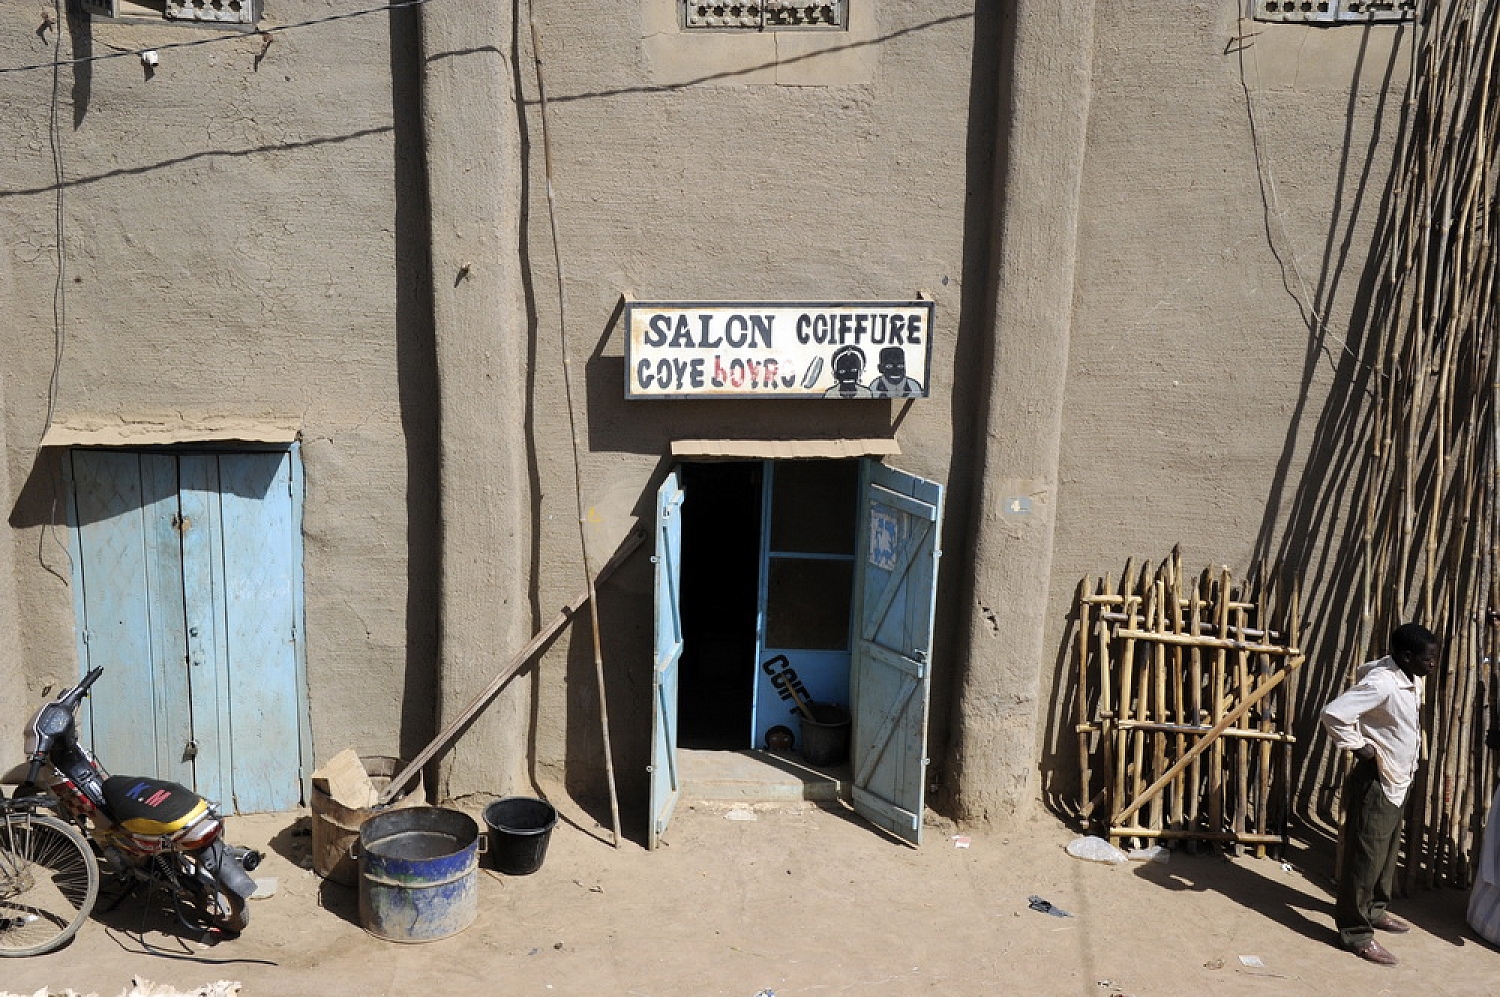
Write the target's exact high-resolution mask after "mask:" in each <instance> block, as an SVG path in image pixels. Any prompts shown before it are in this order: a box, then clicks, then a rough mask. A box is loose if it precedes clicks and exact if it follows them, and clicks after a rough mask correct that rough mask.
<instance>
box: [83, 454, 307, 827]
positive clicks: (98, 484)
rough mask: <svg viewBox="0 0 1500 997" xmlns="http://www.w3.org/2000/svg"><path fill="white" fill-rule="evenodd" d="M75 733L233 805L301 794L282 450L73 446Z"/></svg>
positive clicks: (292, 468)
mask: <svg viewBox="0 0 1500 997" xmlns="http://www.w3.org/2000/svg"><path fill="white" fill-rule="evenodd" d="M69 463H70V472H71V479H72V490H71V491H72V497H73V509H72V515H73V525H74V538H75V557H74V575H75V591H76V607H77V613H78V618H79V620H80V628H79V629H80V642H79V648H80V655H81V657H82V659H83V663H84V667H85V668H87V667H91V666H94V665H103V666H104V667H105V675H104V678H103V679H102V680H101V681H100V683H99V685H98V686H96V687H95V689H94V695H93V697H92V702H91V706H90V716H89V730H90V734H91V736H90V740H91V743H92V745H93V746H94V748H95V749H96V750H97V751H98V752H99V755H100V758H101V760H102V761H103V762H104V764H105V765H106V767H108V768H109V769H110V770H112V771H114V772H120V773H126V774H133V775H134V774H139V775H153V776H157V777H160V778H168V779H172V780H173V781H176V782H180V783H183V784H184V785H187V786H190V787H192V788H193V789H194V790H196V791H197V792H199V793H200V794H202V795H204V796H206V797H208V798H210V799H212V800H215V801H217V802H219V803H221V804H222V805H223V806H224V807H225V808H226V809H232V810H234V811H237V812H249V811H266V810H285V809H290V808H291V807H294V806H296V805H298V803H300V802H301V799H302V771H303V758H304V755H305V754H306V725H305V724H304V723H303V721H302V718H303V717H304V716H305V715H306V703H305V696H304V694H303V689H304V687H305V683H304V682H303V680H302V672H303V668H302V654H301V644H300V637H299V633H300V626H299V623H300V618H301V611H302V610H301V591H302V584H301V531H300V526H299V524H300V521H301V515H300V505H299V502H300V488H299V481H298V478H297V471H298V469H297V463H296V460H295V458H294V454H293V453H292V452H289V451H285V450H281V451H271V452H245V453H206V452H191V451H175V452H174V451H152V452H121V451H107V450H76V451H74V452H73V454H72V457H71V460H70V462H69Z"/></svg>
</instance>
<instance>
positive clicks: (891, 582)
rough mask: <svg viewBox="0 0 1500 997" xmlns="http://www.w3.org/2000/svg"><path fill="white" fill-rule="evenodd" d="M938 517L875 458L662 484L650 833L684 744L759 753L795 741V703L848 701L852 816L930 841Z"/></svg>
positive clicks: (674, 475) (679, 475)
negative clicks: (784, 739) (785, 737)
mask: <svg viewBox="0 0 1500 997" xmlns="http://www.w3.org/2000/svg"><path fill="white" fill-rule="evenodd" d="M941 517H942V490H941V488H940V487H939V486H938V485H936V484H933V483H931V482H927V481H923V480H922V479H920V478H917V477H915V476H913V475H910V474H906V473H905V472H902V471H899V470H897V469H895V468H891V467H887V466H885V465H883V464H879V463H876V462H874V461H871V460H860V461H757V462H742V463H730V464H717V465H682V466H679V467H678V468H675V469H674V470H673V471H672V472H671V473H670V474H669V475H668V476H667V479H666V481H665V482H664V483H663V485H662V486H661V489H660V491H659V493H658V499H657V524H656V556H655V560H656V613H655V615H656V662H655V681H654V683H653V698H654V702H653V713H654V717H655V721H654V730H653V749H652V756H653V757H652V767H651V775H652V779H651V795H652V799H651V810H650V813H651V821H650V827H649V829H648V843H650V844H652V845H654V844H655V842H656V840H657V838H658V836H659V835H660V834H661V833H663V832H664V831H665V829H666V826H667V823H668V822H669V821H670V819H671V814H672V809H673V807H674V806H675V805H676V801H677V798H678V795H679V794H680V791H681V787H680V785H679V781H678V778H677V758H676V752H677V749H678V748H679V747H703V748H728V749H735V748H760V747H762V746H764V744H765V739H766V734H767V732H768V731H769V730H770V729H771V728H773V727H778V726H784V727H787V728H790V730H791V732H792V734H793V737H794V739H795V741H796V743H797V744H800V743H801V740H802V738H801V731H800V727H801V724H800V715H799V714H798V713H797V712H796V710H795V709H794V707H795V700H796V696H800V697H802V698H803V699H811V700H814V701H816V702H820V703H834V704H837V705H840V706H847V707H848V709H849V710H850V713H851V715H852V717H853V725H852V726H853V729H852V735H851V744H850V763H851V767H852V795H853V801H854V805H855V807H856V809H858V810H859V811H860V812H861V813H862V814H864V815H865V816H866V817H867V818H869V819H870V820H871V821H872V822H874V823H876V824H879V825H880V826H882V827H884V828H886V829H887V830H890V831H892V832H893V833H895V834H897V835H898V836H901V837H904V838H907V839H909V840H911V841H913V842H916V841H919V840H920V837H921V826H922V821H921V818H922V810H923V795H924V787H925V782H926V763H927V759H926V736H927V708H928V698H929V696H928V692H929V688H930V684H931V673H930V664H929V658H930V651H931V645H932V631H933V616H934V610H935V605H936V600H935V592H936V578H937V563H938V558H939V556H940V552H939V550H938V532H939V525H940V522H941ZM794 691H795V693H796V696H794V695H793V692H794Z"/></svg>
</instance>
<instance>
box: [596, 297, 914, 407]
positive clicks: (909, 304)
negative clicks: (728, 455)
mask: <svg viewBox="0 0 1500 997" xmlns="http://www.w3.org/2000/svg"><path fill="white" fill-rule="evenodd" d="M933 311H934V304H933V302H931V301H867V302H806V303H803V302H789V301H777V302H732V303H718V302H715V303H705V304H682V303H671V304H662V303H653V302H643V301H631V302H627V303H626V305H625V327H626V330H627V332H628V336H627V339H626V345H625V397H626V398H926V397H927V395H928V390H929V387H930V381H929V377H930V371H931V365H932V319H933Z"/></svg>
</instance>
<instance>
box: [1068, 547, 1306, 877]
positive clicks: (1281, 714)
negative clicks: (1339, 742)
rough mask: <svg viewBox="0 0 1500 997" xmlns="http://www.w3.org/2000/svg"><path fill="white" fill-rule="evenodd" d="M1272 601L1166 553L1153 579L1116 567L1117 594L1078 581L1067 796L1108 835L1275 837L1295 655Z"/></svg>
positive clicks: (1288, 621)
mask: <svg viewBox="0 0 1500 997" xmlns="http://www.w3.org/2000/svg"><path fill="white" fill-rule="evenodd" d="M1257 577H1259V575H1257ZM1282 596H1283V593H1282V592H1279V591H1272V590H1269V589H1268V588H1267V587H1266V586H1263V585H1258V584H1257V585H1254V586H1251V585H1244V586H1239V587H1236V586H1235V585H1234V583H1233V579H1232V578H1231V576H1230V573H1229V569H1228V568H1222V569H1219V570H1218V571H1217V572H1215V571H1212V570H1209V571H1204V572H1203V573H1202V574H1201V575H1199V576H1198V577H1197V578H1194V579H1189V578H1186V577H1185V576H1184V575H1183V571H1182V558H1181V554H1180V552H1179V551H1173V553H1172V556H1171V558H1169V559H1168V560H1166V561H1164V562H1163V563H1162V564H1161V565H1160V566H1159V567H1158V568H1157V569H1156V570H1155V571H1154V572H1153V571H1151V570H1150V569H1149V568H1148V567H1145V566H1143V567H1142V569H1141V571H1140V573H1139V574H1136V572H1135V570H1134V566H1133V564H1132V563H1128V564H1127V565H1126V567H1125V571H1124V574H1123V575H1122V576H1121V579H1120V585H1119V591H1118V592H1116V591H1115V587H1114V581H1113V579H1111V578H1107V577H1106V578H1100V579H1095V580H1093V581H1090V580H1089V579H1084V580H1083V581H1082V582H1081V583H1080V584H1079V589H1078V606H1077V619H1078V630H1077V644H1076V652H1077V653H1076V661H1077V681H1078V690H1077V693H1078V695H1077V702H1078V720H1077V724H1076V729H1077V732H1078V739H1079V741H1078V749H1079V750H1078V757H1079V764H1080V779H1079V786H1080V787H1081V793H1080V796H1081V798H1082V800H1085V801H1088V802H1086V803H1084V804H1083V807H1082V811H1083V815H1084V816H1085V818H1091V817H1097V819H1099V820H1100V822H1101V823H1102V824H1103V825H1104V826H1105V828H1106V829H1107V833H1108V835H1109V837H1110V838H1111V839H1113V840H1116V841H1118V840H1121V839H1130V840H1137V841H1138V840H1147V839H1159V840H1164V841H1174V842H1175V841H1179V840H1186V841H1188V842H1189V843H1190V844H1192V845H1196V843H1197V842H1199V841H1209V842H1216V843H1225V844H1228V845H1230V846H1231V847H1232V848H1234V849H1235V850H1236V851H1238V850H1239V849H1240V848H1241V847H1243V846H1245V845H1251V846H1253V847H1254V848H1255V849H1256V851H1257V853H1259V854H1265V851H1266V848H1267V846H1279V845H1284V844H1285V843H1286V832H1287V818H1288V816H1289V813H1290V806H1289V790H1290V785H1291V775H1292V769H1291V751H1292V747H1293V744H1294V742H1295V738H1294V737H1293V736H1292V734H1291V733H1290V731H1289V730H1288V729H1287V728H1288V726H1289V723H1290V719H1291V717H1292V716H1293V714H1294V711H1293V704H1294V696H1295V691H1294V685H1293V682H1292V681H1291V679H1292V678H1293V676H1294V675H1295V674H1296V670H1297V668H1298V667H1299V666H1300V665H1301V664H1302V662H1303V654H1302V652H1301V650H1300V649H1299V648H1298V644H1297V609H1298V607H1297V594H1296V592H1295V590H1291V591H1289V592H1287V593H1285V596H1286V597H1285V598H1284V599H1283V598H1282ZM1282 603H1285V604H1284V605H1283V604H1282ZM1273 620H1274V621H1276V622H1275V623H1274V624H1273V622H1272V621H1273ZM1278 628H1279V629H1278ZM1101 803H1102V804H1103V809H1102V814H1099V813H1097V809H1098V807H1099V805H1100V804H1101Z"/></svg>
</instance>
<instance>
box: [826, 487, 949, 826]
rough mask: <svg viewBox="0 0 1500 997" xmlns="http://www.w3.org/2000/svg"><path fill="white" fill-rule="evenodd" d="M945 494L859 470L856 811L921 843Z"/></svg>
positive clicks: (853, 682)
mask: <svg viewBox="0 0 1500 997" xmlns="http://www.w3.org/2000/svg"><path fill="white" fill-rule="evenodd" d="M942 516H943V489H942V486H940V485H937V484H934V483H932V482H930V481H924V480H922V479H921V478H918V477H915V476H913V475H910V474H907V473H905V472H904V471H898V470H896V469H895V468H891V467H886V466H885V465H883V464H877V463H875V462H874V461H870V460H865V461H863V462H861V470H860V488H859V547H858V550H857V553H856V555H855V562H854V563H855V570H854V613H855V617H854V627H855V633H854V640H853V648H852V650H853V656H852V661H851V664H850V675H849V697H850V702H851V706H852V712H853V714H854V729H853V732H852V735H851V742H850V746H849V751H850V760H851V762H852V764H853V768H854V784H853V803H854V809H855V810H857V811H859V812H860V813H861V814H862V815H864V817H866V818H867V819H868V820H870V821H871V822H872V823H874V824H876V825H878V826H879V827H883V828H885V829H886V830H887V831H890V832H891V833H892V834H895V835H897V836H898V837H901V838H905V839H906V840H907V841H910V842H912V843H913V844H920V843H921V840H922V807H923V797H924V792H925V789H926V782H927V703H928V692H929V690H930V688H931V685H932V672H931V666H930V660H931V650H932V630H933V615H934V613H935V611H936V607H937V567H938V558H939V556H941V552H940V551H939V549H938V532H939V527H940V525H941V523H942Z"/></svg>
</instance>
